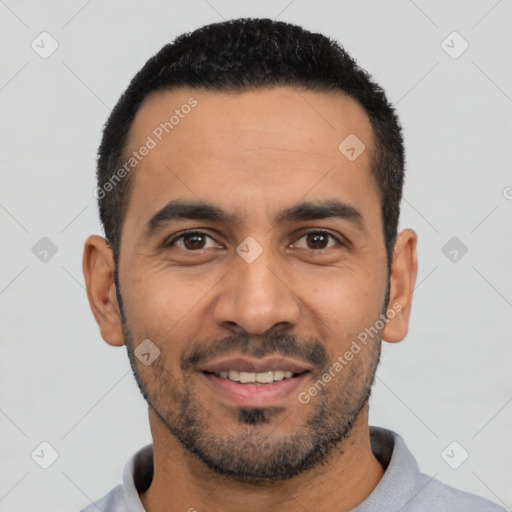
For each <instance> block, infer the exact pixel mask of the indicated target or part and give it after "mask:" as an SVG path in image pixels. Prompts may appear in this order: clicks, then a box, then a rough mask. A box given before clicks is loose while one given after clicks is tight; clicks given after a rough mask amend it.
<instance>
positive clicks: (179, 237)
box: [164, 229, 345, 253]
mask: <svg viewBox="0 0 512 512" xmlns="http://www.w3.org/2000/svg"><path fill="white" fill-rule="evenodd" d="M316 234H322V235H327V236H328V237H330V238H332V239H333V240H335V241H336V243H337V244H338V245H340V246H344V245H345V244H344V243H343V242H342V241H341V240H340V239H339V238H338V237H336V236H334V235H333V234H332V233H329V232H328V231H325V230H318V229H316V230H311V231H306V232H305V233H302V235H301V236H300V237H299V238H298V240H301V239H302V238H304V237H306V236H308V235H316ZM192 235H201V236H205V237H208V238H210V239H212V240H213V237H211V236H210V235H209V234H208V233H205V232H204V231H197V230H192V231H185V232H183V233H181V234H180V235H177V236H175V237H174V238H172V239H171V240H169V241H167V242H165V243H164V245H165V246H166V247H173V246H175V242H176V241H177V240H182V239H184V238H185V237H187V236H192ZM331 247H332V246H331ZM331 247H326V248H324V249H309V248H305V250H309V251H313V252H322V251H327V250H329V249H330V248H331ZM303 249H304V248H303ZM183 250H185V251H187V252H191V253H192V252H198V253H199V252H201V251H204V250H206V249H197V250H195V251H194V250H189V249H183Z"/></svg>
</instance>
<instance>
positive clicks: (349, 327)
mask: <svg viewBox="0 0 512 512" xmlns="http://www.w3.org/2000/svg"><path fill="white" fill-rule="evenodd" d="M362 275H363V274H362V273H360V272H344V273H340V274H339V276H338V277H334V276H331V277H330V278H329V279H325V281H324V283H323V284H320V283H319V282H318V280H316V283H315V286H311V287H309V288H308V286H307V283H308V278H307V277H304V276H302V278H301V281H302V283H303V286H302V290H303V292H302V293H301V294H300V297H301V299H302V301H303V304H304V308H305V311H310V312H311V313H312V321H313V322H314V323H315V324H316V328H317V330H318V332H319V333H321V335H322V337H323V338H324V339H326V340H332V341H331V343H329V348H330V347H332V349H333V354H334V353H336V355H339V352H341V351H344V350H345V349H346V347H347V346H349V345H350V343H351V342H352V340H354V339H356V338H357V336H358V335H359V334H360V333H361V332H363V331H364V330H365V329H366V328H368V327H370V326H373V325H374V324H375V321H376V320H377V319H378V316H379V314H380V312H381V309H382V305H383V302H384V294H385V287H386V286H385V282H380V281H382V279H381V278H380V277H379V278H378V279H377V277H376V276H374V277H372V276H367V277H366V278H365V279H363V278H362ZM333 354H331V355H333Z"/></svg>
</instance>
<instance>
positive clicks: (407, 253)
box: [382, 229, 418, 343]
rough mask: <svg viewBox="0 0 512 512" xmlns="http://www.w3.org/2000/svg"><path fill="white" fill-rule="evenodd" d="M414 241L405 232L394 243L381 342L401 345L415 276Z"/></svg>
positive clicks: (415, 240) (416, 239) (414, 237)
mask: <svg viewBox="0 0 512 512" xmlns="http://www.w3.org/2000/svg"><path fill="white" fill-rule="evenodd" d="M417 241H418V237H417V235H416V233H415V232H414V231H413V230H412V229H404V230H403V231H402V232H401V233H399V234H398V236H397V239H396V243H395V249H394V252H393V262H392V265H391V277H390V283H389V303H388V319H389V321H388V323H387V324H386V326H385V327H384V330H383V332H382V339H383V340H384V341H388V342H390V343H396V342H398V341H402V340H403V339H404V338H405V337H406V335H407V330H408V328H409V316H410V314H411V302H412V294H413V291H414V285H415V284H416V275H417V273H418V260H417V256H416V245H417Z"/></svg>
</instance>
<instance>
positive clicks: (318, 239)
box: [299, 231, 340, 250]
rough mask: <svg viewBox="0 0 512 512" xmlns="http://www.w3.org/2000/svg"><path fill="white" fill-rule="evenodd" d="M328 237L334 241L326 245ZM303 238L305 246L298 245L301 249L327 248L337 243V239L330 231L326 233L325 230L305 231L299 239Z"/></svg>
mask: <svg viewBox="0 0 512 512" xmlns="http://www.w3.org/2000/svg"><path fill="white" fill-rule="evenodd" d="M329 238H330V239H332V240H334V241H335V243H334V244H332V245H328V243H329ZM303 239H305V243H306V246H305V247H304V246H302V247H300V246H299V247H300V248H301V249H313V250H314V249H320V250H322V249H328V248H329V247H332V246H333V245H336V244H338V245H339V243H340V242H339V241H338V240H337V239H336V238H335V237H334V236H333V235H331V234H330V233H327V232H326V231H311V232H309V233H306V234H304V235H302V236H301V237H300V238H299V240H303Z"/></svg>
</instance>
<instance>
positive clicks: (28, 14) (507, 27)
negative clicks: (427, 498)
mask: <svg viewBox="0 0 512 512" xmlns="http://www.w3.org/2000/svg"><path fill="white" fill-rule="evenodd" d="M241 16H257V17H270V18H276V17H277V18H278V19H280V20H283V21H289V22H293V23H298V24H301V25H303V26H304V27H306V28H308V29H310V30H313V31H320V32H322V33H324V34H326V35H329V36H331V37H333V38H335V39H337V40H338V41H340V43H341V44H342V45H343V46H344V47H345V48H346V49H347V50H348V51H349V52H350V53H351V54H352V55H353V56H354V57H355V58H356V59H357V61H358V63H359V64H360V65H362V66H363V67H364V68H366V69H367V70H369V71H370V72H371V73H372V74H373V76H374V77H375V78H376V79H377V80H378V81H379V82H380V83H381V84H382V86H383V87H384V88H385V89H386V91H387V92H388V94H389V97H390V99H391V101H392V102H393V103H394V104H395V105H396V106H397V109H398V113H399V115H400V117H401V120H402V123H403V125H404V130H405V139H406V146H407V158H408V165H407V169H408V176H407V182H406V187H405V198H404V202H403V206H402V218H401V226H402V227H412V228H414V229H415V230H416V231H417V233H418V235H419V240H420V241H419V262H420V263H419V278H418V288H417V290H416V294H415V300H414V307H413V314H412V318H411V328H410V333H409V336H408V338H407V339H406V340H405V341H404V342H402V343H399V344H396V345H389V344H385V346H384V352H383V358H382V363H381V366H380V369H379V372H378V380H377V383H376V386H375V389H374V392H373V398H372V405H371V423H372V424H376V425H381V426H384V427H387V428H391V429H394V430H395V431H397V432H398V433H400V434H401V435H402V436H403V437H404V438H405V440H406V442H407V443H408V445H409V447H410V448H411V450H412V451H413V453H414V454H415V456H416V457H417V460H418V462H419V465H420V467H421V469H422V470H423V471H424V472H425V473H428V474H430V475H435V476H436V477H437V478H439V479H441V480H442V481H444V482H447V483H449V484H451V485H454V486H456V487H459V488H462V489H465V490H468V491H471V492H474V493H477V494H480V495H482V496H485V497H487V498H489V499H491V500H493V501H496V502H498V503H501V504H502V505H504V506H506V507H507V508H510V507H511V506H512V476H511V474H512V471H511V469H510V467H511V462H512V448H511V445H510V442H509V437H510V433H511V428H512V404H511V401H512V384H511V378H510V374H511V372H510V363H511V355H512V349H511V346H512V343H511V341H512V340H511V333H512V322H511V317H512V315H511V313H512V291H511V290H512V271H511V264H512V258H511V256H512V237H511V234H512V230H511V219H512V200H510V198H512V188H507V187H512V173H511V171H510V162H511V160H512V149H511V148H512V143H511V135H512V99H511V97H512V68H511V66H510V55H511V43H512V2H511V1H510V0H501V1H496V0H485V1H484V0H482V1H471V2H468V1H462V0H459V1H452V2H445V1H440V0H439V1H421V0H415V2H413V1H407V0H401V1H398V0H396V1H386V2H380V1H377V0H375V1H347V0H344V1H338V2H334V1H318V0H316V1H314V2H307V1H306V0H294V1H291V2H290V0H282V1H273V2H272V1H268V0H266V1H265V0H258V1H257V2H248V1H245V2H240V1H226V0H208V2H207V1H206V0H204V1H203V0H193V1H186V2H185V1H182V2H170V1H162V0H159V1H157V0H153V1H145V2H144V1H142V0H139V1H135V0H130V1H122V2H121V1H119V0H118V1H100V0H92V1H89V2H87V1H83V0H73V1H67V2H64V1H60V2H57V1H45V2H36V1H15V0H0V52H1V69H0V108H1V114H0V165H1V188H0V222H1V233H2V251H1V265H0V315H1V325H2V327H1V332H0V336H1V345H0V346H1V356H0V372H1V373H0V374H1V387H0V390H1V395H0V432H1V435H0V454H1V457H0V460H1V468H0V511H33V510H37V511H52V512H56V511H60V510H62V511H64V510H74V509H79V508H81V507H83V506H85V505H87V504H88V503H89V502H90V499H97V498H99V497H100V496H103V495H104V494H105V493H106V492H107V491H109V490H110V489H111V488H112V487H114V486H115V485H117V484H118V483H120V482H121V475H122V469H123V466H124V464H125V463H126V461H127V459H128V458H129V457H130V456H131V455H132V454H133V453H134V452H135V451H136V450H138V449H139V448H140V447H141V446H143V445H144V444H146V443H148V442H150V441H151V437H150V432H149V427H148V421H147V408H146V406H145V402H144V401H143V399H142V397H141V396H140V394H139V391H138V388H137V387H136V385H135V383H134V380H133V377H132V375H131V371H130V369H129V364H128V359H127V356H126V353H125V349H124V348H120V349H116V348H112V347H110V346H108V345H106V344H105V343H104V342H103V341H102V339H101V337H100V335H99V332H98V329H97V326H96V324H95V322H94V320H93V317H92V314H91V313H90V310H89V306H88V303H87V300H86V295H85V292H84V288H83V277H82V270H81V256H82V247H83V242H84V240H85V238H86V236H87V235H88V234H90V233H102V231H101V228H100V224H99V220H98V217H97V212H96V205H95V200H94V197H93V189H94V186H95V184H94V170H95V153H96V150H97V146H98V143H99V141H100V135H101V128H102V125H103V123H104V122H105V120H106V119H107V116H108V114H109V111H110V109H111V108H112V107H113V106H114V104H115V102H116V101H117V99H118V97H119V95H120V94H121V92H122V91H123V90H124V89H125V87H126V86H127V85H128V81H129V80H130V78H131V77H132V76H133V75H134V74H135V72H136V71H137V70H138V69H139V68H140V67H141V66H142V65H143V63H144V62H145V61H146V59H148V58H149V57H150V56H151V55H153V54H154V53H155V52H156V51H157V50H159V49H160V48H161V46H163V45H164V44H165V43H167V42H170V41H171V40H172V39H174V38H175V37H176V36H177V35H178V34H180V33H182V32H184V31H191V30H193V29H195V28H197V27H199V26H201V25H204V24H207V23H211V22H215V21H221V20H222V19H223V18H225V19H228V18H236V17H241ZM42 31H48V32H49V33H50V34H51V35H52V37H53V38H55V40H57V41H58V44H59V48H58V49H57V51H56V52H55V53H53V54H52V55H51V56H50V57H49V58H48V59H42V58H41V57H40V56H39V55H38V54H37V53H36V52H35V51H34V50H33V49H32V48H31V46H30V45H31V42H32V41H33V40H34V39H36V38H37V36H38V35H39V34H40V33H41V32H42ZM453 31H457V32H459V33H460V34H461V35H462V37H463V38H464V39H465V40H466V41H467V42H468V43H469V48H468V50H467V51H466V52H464V53H463V54H462V55H461V56H460V57H459V58H457V59H453V58H452V57H450V56H449V55H448V54H447V53H446V52H445V51H444V50H443V48H442V46H441V43H442V41H443V40H445V39H446V38H447V36H448V35H449V34H451V33H452V32H453ZM447 44H448V45H450V46H453V47H454V49H452V51H456V50H457V49H460V48H461V46H460V42H457V41H456V40H453V38H452V39H448V42H447ZM507 197H508V199H507ZM42 237H48V238H49V239H50V240H52V242H53V243H54V244H55V245H56V246H57V248H58V252H57V254H56V255H55V256H53V257H52V258H51V259H50V260H49V261H47V262H46V263H43V262H41V261H39V259H37V258H36V257H35V256H34V254H33V253H32V247H33V246H34V244H36V242H38V240H40V239H41V238H42ZM452 237H457V238H459V239H460V240H461V241H462V242H463V243H464V244H465V245H466V246H467V248H468V252H467V254H465V255H464V256H463V257H462V258H460V259H459V260H458V261H457V262H455V263H454V262H452V261H450V260H449V259H448V258H447V257H446V256H445V255H444V254H443V252H442V247H443V246H444V245H445V243H446V242H448V240H449V239H451V238H452ZM42 441H47V442H49V443H50V444H51V445H52V446H53V447H54V448H55V449H56V450H57V452H58V454H59V457H58V459H57V460H56V461H55V463H54V464H53V465H51V466H50V467H49V468H48V469H46V470H44V469H42V468H40V467H39V466H38V465H37V464H36V463H35V462H34V460H33V459H32V458H31V452H32V451H33V450H34V449H35V448H36V447H38V445H39V444H40V443H41V442H42ZM452 441H457V442H458V443H459V444H460V445H461V446H462V447H464V449H465V450H467V452H468V453H469V458H468V460H467V461H466V462H465V463H464V464H462V465H461V466H460V467H459V468H458V469H452V468H451V467H449V466H448V464H447V463H446V462H445V461H444V460H443V459H442V457H441V453H442V452H443V450H444V449H445V448H446V447H447V446H448V445H449V444H450V443H451V442H452ZM39 453H40V452H39ZM46 453H48V452H46ZM45 456H46V455H45ZM459 456H460V455H459V452H457V451H455V452H453V457H452V458H455V459H456V458H457V457H459ZM198 508H199V510H208V505H207V503H204V504H203V506H202V508H201V504H199V505H198Z"/></svg>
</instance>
